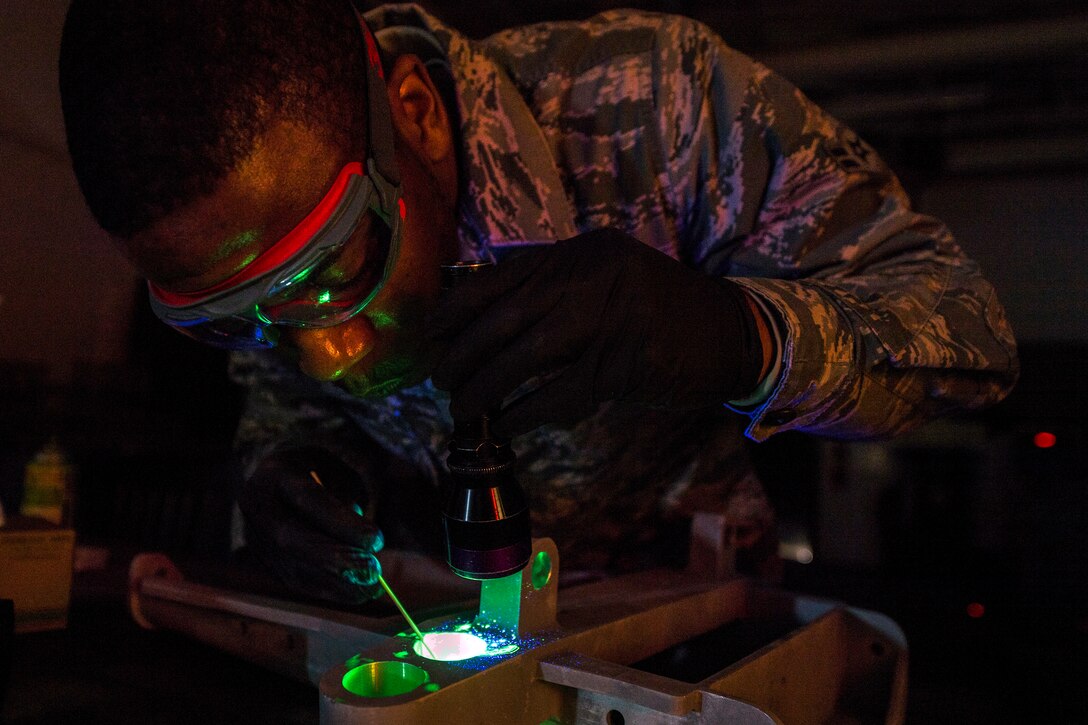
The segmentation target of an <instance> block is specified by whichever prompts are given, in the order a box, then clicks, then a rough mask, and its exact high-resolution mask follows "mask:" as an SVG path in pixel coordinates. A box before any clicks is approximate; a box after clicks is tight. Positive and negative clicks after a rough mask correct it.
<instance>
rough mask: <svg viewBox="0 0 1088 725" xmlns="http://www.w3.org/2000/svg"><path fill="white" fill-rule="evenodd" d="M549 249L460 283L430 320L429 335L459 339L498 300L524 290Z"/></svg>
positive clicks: (533, 251)
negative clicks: (523, 286) (514, 291)
mask: <svg viewBox="0 0 1088 725" xmlns="http://www.w3.org/2000/svg"><path fill="white" fill-rule="evenodd" d="M550 249H551V248H550V246H549V247H537V248H533V249H527V250H525V251H523V252H519V253H517V254H515V255H513V256H511V257H510V258H509V259H506V260H504V261H503V263H502V264H500V265H497V266H495V267H486V268H484V269H481V270H480V271H478V272H475V273H473V274H471V275H468V276H467V277H464V278H463V279H461V280H458V282H457V284H456V286H455V287H454V288H453V289H452V290H449V291H448V292H447V293H446V294H445V295H444V296H443V298H442V302H441V304H439V306H438V308H437V309H436V310H435V311H434V312H433V313H432V314H431V316H430V317H429V318H428V320H427V327H428V334H429V336H430V337H431V338H432V339H434V340H440V341H442V340H450V339H452V338H453V337H456V336H457V335H458V334H459V333H460V332H461V331H462V330H463V329H464V328H465V327H466V326H468V325H469V324H470V323H472V322H473V321H474V320H476V319H477V318H479V317H480V315H481V314H482V313H483V312H484V310H486V309H487V308H488V307H490V306H491V304H492V303H493V302H494V301H495V300H497V299H500V298H501V297H503V296H505V295H507V294H509V293H510V291H511V290H514V289H517V288H518V287H521V286H522V285H523V284H524V283H525V281H526V280H527V279H528V278H529V276H530V275H532V274H533V272H534V271H535V270H536V269H537V268H538V267H539V266H540V265H541V264H542V263H543V261H544V260H545V259H546V258H547V256H548V253H549V252H550Z"/></svg>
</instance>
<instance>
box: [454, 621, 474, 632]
mask: <svg viewBox="0 0 1088 725" xmlns="http://www.w3.org/2000/svg"><path fill="white" fill-rule="evenodd" d="M470 629H472V622H465V623H464V624H459V625H457V626H456V627H454V628H453V631H454V632H467V631H469V630H470Z"/></svg>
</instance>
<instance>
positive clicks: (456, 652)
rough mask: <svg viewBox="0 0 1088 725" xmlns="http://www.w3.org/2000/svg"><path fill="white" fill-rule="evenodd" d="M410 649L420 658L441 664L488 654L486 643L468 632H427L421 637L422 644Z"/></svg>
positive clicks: (418, 643)
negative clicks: (438, 661)
mask: <svg viewBox="0 0 1088 725" xmlns="http://www.w3.org/2000/svg"><path fill="white" fill-rule="evenodd" d="M428 648H429V650H430V653H428ZM412 649H413V650H415V653H416V654H417V655H419V656H420V657H426V658H427V659H433V660H440V661H442V662H458V661H460V660H467V659H472V658H473V657H479V656H480V655H483V654H487V653H488V652H487V642H485V641H484V640H483V638H481V637H477V636H476V635H474V634H472V633H470V632H428V633H427V634H425V635H423V641H422V642H419V641H417V642H415V643H414V644H413V645H412ZM430 654H434V656H433V657H431V656H430Z"/></svg>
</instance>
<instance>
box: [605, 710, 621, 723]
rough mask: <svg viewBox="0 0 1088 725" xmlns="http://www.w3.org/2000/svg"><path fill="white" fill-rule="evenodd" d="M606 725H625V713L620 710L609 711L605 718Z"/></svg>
mask: <svg viewBox="0 0 1088 725" xmlns="http://www.w3.org/2000/svg"><path fill="white" fill-rule="evenodd" d="M604 722H605V725H623V723H624V719H623V713H622V712H620V711H619V710H609V711H608V712H607V713H606V714H605V716H604Z"/></svg>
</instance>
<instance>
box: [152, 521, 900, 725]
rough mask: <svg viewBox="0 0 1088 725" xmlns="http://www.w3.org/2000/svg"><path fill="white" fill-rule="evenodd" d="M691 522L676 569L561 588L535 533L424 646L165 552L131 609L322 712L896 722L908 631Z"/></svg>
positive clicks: (553, 556)
mask: <svg viewBox="0 0 1088 725" xmlns="http://www.w3.org/2000/svg"><path fill="white" fill-rule="evenodd" d="M693 531H694V532H695V537H694V539H693V542H692V543H693V553H692V562H693V565H692V568H689V569H688V570H686V571H680V570H653V571H647V572H640V573H637V574H631V575H625V576H621V577H615V578H610V579H604V580H599V581H595V582H591V583H588V584H579V585H575V586H570V587H565V588H564V589H563V591H562V592H560V591H559V587H558V579H559V577H558V574H559V557H558V554H557V552H556V549H555V545H554V543H553V542H552V541H551V540H550V539H537V540H534V541H533V554H532V556H531V558H530V563H529V565H527V566H526V567H525V568H524V569H523V570H522V571H521V572H519V573H517V574H515V575H513V576H512V577H509V578H507V579H506V580H494V581H492V582H488V583H485V585H484V588H483V590H482V592H481V597H480V606H479V608H478V609H477V608H475V607H474V606H473V604H474V602H463V601H462V602H461V603H460V604H458V605H456V606H452V607H449V608H446V609H445V610H443V611H440V612H438V613H437V614H434V615H433V616H426V615H423V614H421V615H420V616H419V617H418V618H417V619H418V621H419V625H420V627H421V629H422V630H423V631H424V632H425V633H426V634H425V635H424V636H425V638H427V639H428V643H429V644H430V645H431V646H430V648H429V650H428V649H425V648H423V647H421V646H419V644H418V643H417V640H416V638H415V637H414V636H412V635H411V634H410V633H408V632H405V631H403V630H404V629H405V627H404V626H403V621H402V620H401V619H400V618H399V617H396V616H391V617H387V618H365V617H357V616H354V615H346V614H343V613H341V612H334V611H327V610H321V609H320V608H305V607H298V606H296V605H292V604H290V603H286V602H278V601H276V600H267V599H261V598H258V597H252V596H250V595H243V594H233V593H230V592H223V591H222V590H214V589H211V588H208V587H201V586H200V585H195V584H191V583H188V582H185V581H184V580H182V579H180V578H179V576H178V574H177V573H176V571H175V572H171V571H170V570H169V567H167V566H165V564H164V563H163V562H162V561H158V562H156V561H155V560H145V561H144V562H143V564H144V567H143V571H142V572H136V569H137V567H136V564H137V562H139V557H138V558H137V561H135V562H134V565H133V572H134V573H133V576H132V578H131V581H132V584H131V602H132V610H133V614H134V617H135V618H136V620H137V621H138V622H141V623H143V624H144V625H145V626H162V627H166V628H170V629H176V630H180V631H183V632H186V633H188V634H190V635H192V636H195V637H197V638H198V639H201V640H203V641H205V642H208V643H209V644H212V645H214V646H217V647H220V648H222V649H226V650H227V651H230V652H233V653H235V654H239V655H240V656H243V657H247V658H248V659H251V660H254V661H258V662H260V663H261V664H264V665H265V666H267V667H269V668H271V669H274V670H277V671H280V672H284V673H286V674H289V675H292V676H295V677H300V676H304V677H307V678H308V679H310V680H311V681H313V682H316V683H317V685H318V690H319V701H320V721H321V723H323V725H356V724H360V725H361V724H364V723H382V724H383V725H384V724H391V725H395V724H397V723H422V722H426V723H430V722H442V723H487V724H493V723H528V724H530V725H558V724H560V723H563V724H568V723H577V724H579V725H581V724H589V723H594V724H598V723H604V724H606V725H618V724H619V723H623V724H625V725H627V724H640V725H665V724H670V725H671V724H674V723H675V724H679V723H684V724H685V725H689V724H695V723H739V724H743V725H749V724H752V725H754V724H755V723H768V724H769V723H791V725H792V724H793V723H829V722H850V723H889V724H897V723H902V722H903V720H904V717H905V704H906V686H907V646H906V642H905V639H904V636H903V633H902V631H901V630H900V629H899V627H898V626H897V625H896V624H895V623H894V622H893V621H892V620H891V619H889V618H888V617H886V616H884V615H882V614H879V613H876V612H872V611H867V610H859V609H856V608H852V607H847V606H845V605H842V604H840V603H837V602H834V601H828V600H822V599H816V598H812V597H806V596H801V595H796V594H791V593H788V592H785V591H782V590H779V589H775V588H770V587H765V586H761V585H757V584H755V583H753V582H751V581H748V580H745V579H740V578H735V577H734V578H730V576H729V574H728V572H729V570H730V567H729V566H728V562H727V561H725V560H724V559H723V556H724V555H723V551H724V550H723V549H722V548H721V547H720V546H718V547H716V546H715V541H714V535H715V534H714V532H715V531H720V526H717V525H716V523H715V520H714V517H704V518H702V519H699V518H697V520H696V522H695V526H694V527H693ZM700 532H701V533H702V535H701V534H700ZM708 532H709V538H708V537H707V536H706V534H707V533H708ZM717 543H720V541H719V542H717ZM156 563H157V564H158V567H159V569H158V570H157V571H156V570H155V564H156ZM435 611H436V610H433V609H432V612H435ZM473 635H475V636H473ZM217 640H219V641H217ZM255 641H257V642H259V643H262V644H260V646H257V647H255V644H254V642H255ZM431 654H433V655H434V656H435V657H437V658H438V659H433V658H432V657H431V656H430V655H431ZM322 668H323V670H322ZM318 670H322V673H321V674H320V675H319V676H316V677H315V675H317V671H318Z"/></svg>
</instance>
